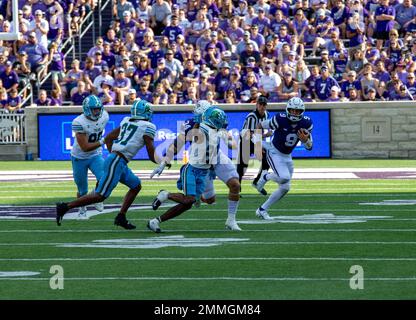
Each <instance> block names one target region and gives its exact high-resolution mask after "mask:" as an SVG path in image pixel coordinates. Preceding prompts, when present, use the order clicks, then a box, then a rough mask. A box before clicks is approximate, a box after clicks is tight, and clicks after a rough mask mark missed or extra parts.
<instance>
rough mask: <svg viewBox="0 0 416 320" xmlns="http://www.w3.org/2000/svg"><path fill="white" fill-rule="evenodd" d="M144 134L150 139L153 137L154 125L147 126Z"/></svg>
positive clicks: (154, 133) (154, 132)
mask: <svg viewBox="0 0 416 320" xmlns="http://www.w3.org/2000/svg"><path fill="white" fill-rule="evenodd" d="M143 135H144V136H148V137H150V138H152V139H154V137H155V135H156V127H155V126H154V125H152V126H150V125H149V126H147V128H146V130H145V131H144V134H143Z"/></svg>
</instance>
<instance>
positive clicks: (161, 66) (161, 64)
mask: <svg viewBox="0 0 416 320" xmlns="http://www.w3.org/2000/svg"><path fill="white" fill-rule="evenodd" d="M171 73H172V71H171V70H170V69H169V68H168V67H166V63H165V58H159V59H158V60H157V68H156V70H155V74H154V81H155V83H154V84H155V85H157V84H158V83H159V82H161V81H162V80H163V79H169V77H170V75H171Z"/></svg>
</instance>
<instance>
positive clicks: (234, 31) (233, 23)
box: [226, 16, 244, 44]
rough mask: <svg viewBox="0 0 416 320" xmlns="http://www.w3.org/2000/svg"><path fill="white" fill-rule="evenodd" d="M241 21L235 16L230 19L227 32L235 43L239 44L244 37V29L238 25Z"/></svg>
mask: <svg viewBox="0 0 416 320" xmlns="http://www.w3.org/2000/svg"><path fill="white" fill-rule="evenodd" d="M239 22H240V20H239V18H238V17H236V16H234V17H232V18H231V19H230V26H229V27H228V28H227V30H226V32H227V35H228V37H229V38H230V40H231V42H232V43H233V44H237V43H238V42H240V41H241V40H242V39H243V35H244V30H243V29H241V28H240V27H239V26H238V23H239Z"/></svg>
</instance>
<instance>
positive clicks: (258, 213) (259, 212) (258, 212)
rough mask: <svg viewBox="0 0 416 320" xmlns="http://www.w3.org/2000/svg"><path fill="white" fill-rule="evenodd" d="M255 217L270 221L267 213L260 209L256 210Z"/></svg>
mask: <svg viewBox="0 0 416 320" xmlns="http://www.w3.org/2000/svg"><path fill="white" fill-rule="evenodd" d="M256 216H257V217H259V218H260V219H263V220H272V217H270V216H269V213H268V212H267V211H266V210H264V209H262V208H258V209H257V210H256Z"/></svg>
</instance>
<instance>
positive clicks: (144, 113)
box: [130, 99, 153, 121]
mask: <svg viewBox="0 0 416 320" xmlns="http://www.w3.org/2000/svg"><path fill="white" fill-rule="evenodd" d="M130 111H131V117H132V118H133V119H137V120H149V121H150V120H151V119H152V115H153V110H152V107H151V105H150V103H149V102H147V101H146V100H142V99H141V100H136V101H134V102H133V105H132V106H131V110H130Z"/></svg>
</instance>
